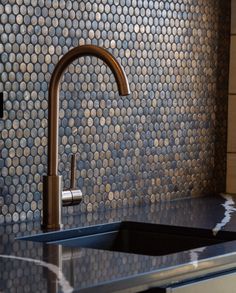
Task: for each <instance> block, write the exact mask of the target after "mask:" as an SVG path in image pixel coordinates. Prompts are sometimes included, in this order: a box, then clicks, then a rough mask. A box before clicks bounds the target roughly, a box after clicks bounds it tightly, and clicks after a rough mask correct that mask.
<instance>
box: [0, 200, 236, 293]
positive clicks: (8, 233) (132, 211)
mask: <svg viewBox="0 0 236 293" xmlns="http://www.w3.org/2000/svg"><path fill="white" fill-rule="evenodd" d="M124 220H126V221H128V220H129V221H138V222H143V223H158V224H166V225H171V226H183V227H195V228H204V229H210V230H211V231H212V233H218V231H220V230H224V231H236V199H235V201H234V198H233V197H232V196H230V195H227V196H226V195H212V196H207V197H198V198H188V199H181V200H175V201H169V202H160V203H158V204H153V205H145V206H140V207H133V208H122V209H117V210H107V211H98V212H95V213H83V214H79V215H70V216H64V217H63V223H64V229H69V228H73V227H85V226H91V225H98V224H103V223H112V222H117V221H124ZM40 232H41V231H40V223H39V222H27V223H15V224H12V225H2V226H0V292H1V293H2V292H4V293H5V292H7V293H8V292H9V293H10V292H34V293H35V292H50V293H53V292H57V293H60V292H63V293H64V292H66V293H69V292H77V291H78V292H95V291H96V292H116V291H119V290H120V291H124V292H127V290H129V292H137V291H142V290H146V289H147V288H148V285H147V284H155V285H166V284H170V283H177V282H181V281H183V280H188V279H191V278H196V277H198V276H204V275H206V274H213V273H215V272H218V271H225V270H230V269H234V268H235V269H236V241H232V242H227V243H223V244H217V245H213V246H209V247H203V248H197V249H193V250H189V251H184V252H180V253H175V254H169V255H164V256H146V255H136V254H129V253H121V252H112V251H104V250H97V249H87V248H68V247H61V246H59V245H47V244H42V243H36V242H31V241H23V240H16V239H15V238H16V237H19V236H23V235H33V234H36V233H40ZM132 288H133V289H132Z"/></svg>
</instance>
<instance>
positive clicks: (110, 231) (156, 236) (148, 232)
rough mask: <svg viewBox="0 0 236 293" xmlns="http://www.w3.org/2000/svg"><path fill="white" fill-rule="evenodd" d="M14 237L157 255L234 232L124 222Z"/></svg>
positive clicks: (225, 238) (232, 235)
mask: <svg viewBox="0 0 236 293" xmlns="http://www.w3.org/2000/svg"><path fill="white" fill-rule="evenodd" d="M18 239H21V240H30V241H37V242H46V243H48V244H60V245H63V246H67V247H87V248H94V249H102V250H110V251H120V252H126V253H135V254H143V255H152V256H158V255H167V254H171V253H176V252H181V251H185V250H190V249H194V248H198V247H203V246H210V245H214V244H218V243H222V242H226V241H232V240H236V233H234V232H226V231H220V232H219V233H218V234H217V235H216V236H214V235H213V233H212V230H206V229H197V228H188V227H176V226H168V225H159V224H146V223H138V222H128V221H125V222H118V223H111V224H103V225H98V226H91V227H84V228H75V229H70V230H64V231H57V232H49V233H45V234H38V235H35V236H29V237H21V238H18Z"/></svg>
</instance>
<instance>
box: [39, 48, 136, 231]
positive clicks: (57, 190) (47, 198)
mask: <svg viewBox="0 0 236 293" xmlns="http://www.w3.org/2000/svg"><path fill="white" fill-rule="evenodd" d="M83 56H94V57H98V58H99V59H101V60H103V61H104V62H105V63H106V64H107V65H108V67H109V68H110V69H111V71H112V73H113V74H114V76H115V80H116V83H117V86H118V91H119V93H120V95H121V96H126V95H128V94H130V89H129V84H128V80H127V77H126V74H125V72H124V70H123V68H122V67H121V65H120V64H119V63H118V61H117V60H116V59H115V57H114V56H113V55H112V54H111V53H109V52H108V51H107V50H105V49H103V48H101V47H97V46H94V45H83V46H78V47H76V48H74V49H72V50H70V51H69V52H68V53H67V54H65V55H64V56H63V57H62V58H61V59H60V61H59V62H58V64H57V65H56V67H55V69H54V71H53V73H52V77H51V80H50V84H49V98H48V171H47V174H48V175H47V176H44V182H43V225H42V227H43V228H44V229H46V230H56V229H59V228H60V227H61V197H62V191H61V176H59V175H58V131H59V91H60V82H61V78H62V75H63V73H64V71H65V70H66V68H67V67H68V66H69V65H70V64H71V63H72V62H73V61H75V60H76V59H78V58H79V57H83Z"/></svg>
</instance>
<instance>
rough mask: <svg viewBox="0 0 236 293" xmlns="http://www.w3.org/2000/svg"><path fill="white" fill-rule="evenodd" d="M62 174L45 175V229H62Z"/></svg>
mask: <svg viewBox="0 0 236 293" xmlns="http://www.w3.org/2000/svg"><path fill="white" fill-rule="evenodd" d="M61 198H62V176H60V175H49V176H43V223H42V229H43V230H44V231H49V230H60V229H61V228H62V227H63V226H62V223H61V206H62V200H61Z"/></svg>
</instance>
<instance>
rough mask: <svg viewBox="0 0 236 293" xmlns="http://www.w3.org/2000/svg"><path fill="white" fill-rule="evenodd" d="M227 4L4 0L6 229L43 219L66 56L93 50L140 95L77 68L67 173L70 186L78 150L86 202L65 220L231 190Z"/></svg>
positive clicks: (82, 63)
mask: <svg viewBox="0 0 236 293" xmlns="http://www.w3.org/2000/svg"><path fill="white" fill-rule="evenodd" d="M220 2H221V1H220V0H217V1H213V0H196V1H195V0H194V1H193V0H175V1H173V0H169V1H160V0H158V1H138V0H132V1H131V0H128V1H127V0H122V1H111V0H102V1H96V0H94V1H89V2H88V1H77V0H68V1H48V0H45V1H43V0H42V1H36V0H31V1H29V0H14V1H8V0H2V1H1V3H0V39H1V42H0V53H1V61H0V74H1V80H0V91H4V92H5V100H6V103H5V111H4V120H1V121H0V133H1V134H0V136H1V142H0V148H1V158H0V168H1V178H0V191H1V194H0V223H4V222H11V221H14V222H17V221H24V220H32V219H38V218H39V217H40V213H41V209H42V198H41V191H42V179H41V176H42V175H43V174H44V173H45V171H46V165H47V115H48V113H47V90H48V83H49V80H50V76H51V73H52V71H53V69H54V67H55V64H56V63H57V62H58V60H59V59H60V58H61V56H62V55H63V54H65V53H66V52H67V51H68V50H69V49H71V48H72V47H75V46H78V45H82V44H96V45H99V46H102V47H105V48H107V49H108V50H109V51H110V52H111V53H112V54H113V55H114V56H115V57H116V58H117V59H118V60H119V61H120V63H121V64H122V65H123V67H124V69H125V72H126V74H127V76H128V80H129V83H130V89H131V92H132V94H131V95H130V96H129V97H119V95H118V93H117V86H116V84H115V82H114V77H113V76H112V74H111V72H110V70H109V69H108V68H107V67H106V66H105V65H104V64H103V62H101V61H99V60H97V59H96V58H90V57H86V58H81V59H80V60H79V61H78V62H75V63H74V64H72V65H71V66H70V67H69V68H68V70H67V71H66V73H65V75H64V80H63V82H62V84H61V109H60V128H59V135H60V147H59V157H60V164H59V171H60V173H61V174H62V175H63V178H64V186H65V187H68V186H69V177H68V175H69V170H70V163H69V157H70V154H71V153H78V154H79V160H78V162H77V168H78V172H77V185H78V187H79V188H81V189H82V192H83V194H84V199H83V202H82V203H81V205H80V206H78V207H76V208H72V207H70V208H67V209H66V212H67V213H70V214H71V213H73V212H74V211H94V210H96V209H98V208H100V209H105V208H118V207H121V206H134V205H139V204H140V203H150V202H155V201H159V200H168V199H171V198H179V197H185V196H195V195H199V194H203V193H205V192H209V191H212V190H214V189H215V186H216V185H215V184H216V183H217V184H218V185H217V188H218V189H223V188H224V179H223V177H224V174H225V167H224V162H225V154H224V153H226V151H225V148H226V127H225V125H226V111H227V110H226V109H227V107H226V106H227V81H225V76H226V75H227V53H226V52H227V47H228V39H227V37H226V36H227V34H226V32H227V31H228V29H229V21H228V17H227V16H228V15H229V8H228V4H229V1H224V4H222V3H220ZM222 11H223V12H224V13H222ZM222 15H223V16H222ZM219 158H220V159H221V162H222V164H221V166H220V165H219V166H218V165H217V163H216V162H217V161H218V159H219ZM219 178H220V179H219ZM215 179H217V180H215Z"/></svg>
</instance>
